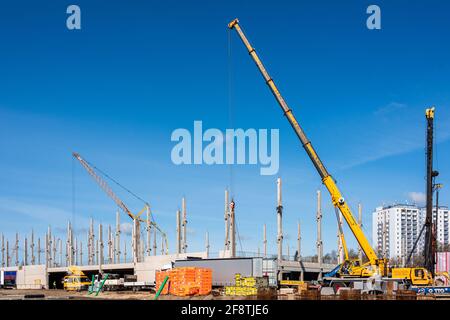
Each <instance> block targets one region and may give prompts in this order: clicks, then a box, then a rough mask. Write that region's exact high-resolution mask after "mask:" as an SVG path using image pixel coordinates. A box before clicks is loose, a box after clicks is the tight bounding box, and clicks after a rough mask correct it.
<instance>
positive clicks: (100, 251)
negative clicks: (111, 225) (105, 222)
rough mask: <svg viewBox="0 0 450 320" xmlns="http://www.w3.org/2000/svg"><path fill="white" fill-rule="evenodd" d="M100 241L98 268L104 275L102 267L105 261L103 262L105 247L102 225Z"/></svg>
mask: <svg viewBox="0 0 450 320" xmlns="http://www.w3.org/2000/svg"><path fill="white" fill-rule="evenodd" d="M98 241H99V258H98V261H99V266H98V268H99V272H100V273H102V265H103V263H104V261H103V252H104V251H103V250H104V246H103V226H102V224H101V223H100V224H99V225H98Z"/></svg>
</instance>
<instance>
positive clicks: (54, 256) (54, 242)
mask: <svg viewBox="0 0 450 320" xmlns="http://www.w3.org/2000/svg"><path fill="white" fill-rule="evenodd" d="M52 245H53V248H52V249H53V258H52V263H53V267H56V261H57V260H56V249H57V248H56V246H57V243H56V236H53V243H52Z"/></svg>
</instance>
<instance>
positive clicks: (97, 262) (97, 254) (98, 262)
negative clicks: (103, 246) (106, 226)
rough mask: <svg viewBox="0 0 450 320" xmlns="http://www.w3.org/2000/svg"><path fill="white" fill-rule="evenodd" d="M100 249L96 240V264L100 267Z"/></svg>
mask: <svg viewBox="0 0 450 320" xmlns="http://www.w3.org/2000/svg"><path fill="white" fill-rule="evenodd" d="M99 249H100V247H99V243H98V239H95V264H96V265H98V266H99V265H100V259H99V253H100V250H99Z"/></svg>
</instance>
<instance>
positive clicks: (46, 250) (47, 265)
mask: <svg viewBox="0 0 450 320" xmlns="http://www.w3.org/2000/svg"><path fill="white" fill-rule="evenodd" d="M48 262H49V254H48V233H46V234H45V267H46V268H48V267H49V264H48Z"/></svg>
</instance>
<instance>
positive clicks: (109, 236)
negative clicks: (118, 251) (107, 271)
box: [108, 225, 113, 264]
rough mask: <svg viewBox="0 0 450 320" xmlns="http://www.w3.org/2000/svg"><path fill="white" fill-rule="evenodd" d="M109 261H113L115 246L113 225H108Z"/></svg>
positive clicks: (110, 262)
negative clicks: (113, 244) (113, 242)
mask: <svg viewBox="0 0 450 320" xmlns="http://www.w3.org/2000/svg"><path fill="white" fill-rule="evenodd" d="M108 263H109V264H112V263H113V246H112V232H111V225H108Z"/></svg>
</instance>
